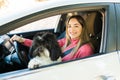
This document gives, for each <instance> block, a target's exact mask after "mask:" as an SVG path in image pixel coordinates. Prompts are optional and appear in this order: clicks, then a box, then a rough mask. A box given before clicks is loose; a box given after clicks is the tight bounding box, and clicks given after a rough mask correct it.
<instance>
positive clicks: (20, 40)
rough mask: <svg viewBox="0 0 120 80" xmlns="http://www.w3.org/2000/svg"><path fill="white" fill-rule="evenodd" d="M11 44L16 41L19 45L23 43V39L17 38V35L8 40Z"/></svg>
mask: <svg viewBox="0 0 120 80" xmlns="http://www.w3.org/2000/svg"><path fill="white" fill-rule="evenodd" d="M10 41H11V42H14V41H18V42H20V43H23V42H24V41H25V39H24V38H22V37H20V36H18V35H14V36H13V37H12V38H11V39H10Z"/></svg>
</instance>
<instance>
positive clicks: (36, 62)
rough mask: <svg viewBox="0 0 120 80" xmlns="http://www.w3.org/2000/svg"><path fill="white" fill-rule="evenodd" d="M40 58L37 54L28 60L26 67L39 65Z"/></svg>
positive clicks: (32, 67) (31, 67)
mask: <svg viewBox="0 0 120 80" xmlns="http://www.w3.org/2000/svg"><path fill="white" fill-rule="evenodd" d="M41 63H42V62H41V60H40V57H39V56H36V57H34V58H33V59H31V60H30V62H29V63H28V68H29V69H35V68H38V67H40V66H41Z"/></svg>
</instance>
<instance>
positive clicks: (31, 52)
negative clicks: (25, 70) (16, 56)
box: [29, 45, 37, 58]
mask: <svg viewBox="0 0 120 80" xmlns="http://www.w3.org/2000/svg"><path fill="white" fill-rule="evenodd" d="M34 50H35V46H33V45H32V46H31V47H30V49H29V55H30V58H33V57H34V56H36V55H37V54H35V53H34Z"/></svg>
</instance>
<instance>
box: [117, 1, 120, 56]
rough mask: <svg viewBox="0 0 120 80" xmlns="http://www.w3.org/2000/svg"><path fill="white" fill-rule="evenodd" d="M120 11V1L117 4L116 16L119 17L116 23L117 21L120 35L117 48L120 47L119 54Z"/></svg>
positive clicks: (119, 39)
mask: <svg viewBox="0 0 120 80" xmlns="http://www.w3.org/2000/svg"><path fill="white" fill-rule="evenodd" d="M119 13H120V3H118V4H116V16H117V17H116V18H117V21H116V23H117V37H118V40H117V41H118V42H117V49H118V52H119V55H120V36H119V34H120V23H119V21H120V16H119Z"/></svg>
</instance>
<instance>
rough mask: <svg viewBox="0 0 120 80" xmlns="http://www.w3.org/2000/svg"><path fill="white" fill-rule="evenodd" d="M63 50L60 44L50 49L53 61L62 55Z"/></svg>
mask: <svg viewBox="0 0 120 80" xmlns="http://www.w3.org/2000/svg"><path fill="white" fill-rule="evenodd" d="M61 54H62V51H61V48H60V47H59V46H56V47H52V48H51V50H50V58H51V60H53V61H56V60H57V59H58V58H59V57H61Z"/></svg>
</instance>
